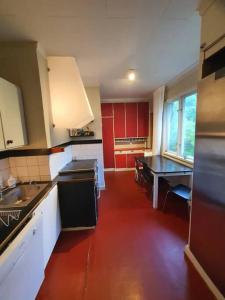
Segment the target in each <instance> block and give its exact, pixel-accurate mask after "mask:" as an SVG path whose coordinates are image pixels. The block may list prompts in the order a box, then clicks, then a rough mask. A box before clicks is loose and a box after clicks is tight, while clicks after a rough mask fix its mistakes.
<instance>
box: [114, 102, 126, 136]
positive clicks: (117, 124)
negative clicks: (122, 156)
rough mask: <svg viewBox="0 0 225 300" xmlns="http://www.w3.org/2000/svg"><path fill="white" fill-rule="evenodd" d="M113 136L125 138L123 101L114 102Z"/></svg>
mask: <svg viewBox="0 0 225 300" xmlns="http://www.w3.org/2000/svg"><path fill="white" fill-rule="evenodd" d="M113 111H114V137H115V138H125V137H126V132H125V104H124V103H114V104H113Z"/></svg>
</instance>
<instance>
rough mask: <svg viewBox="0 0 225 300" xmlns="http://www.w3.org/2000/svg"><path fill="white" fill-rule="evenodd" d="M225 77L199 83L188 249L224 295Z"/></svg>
mask: <svg viewBox="0 0 225 300" xmlns="http://www.w3.org/2000/svg"><path fill="white" fill-rule="evenodd" d="M224 97H225V78H221V79H218V80H215V74H212V75H210V76H208V77H207V78H205V79H204V80H202V81H201V82H200V83H199V90H198V104H197V125H196V148H195V163H194V177H193V195H192V197H193V203H192V217H191V233H190V248H191V251H192V253H193V254H194V255H195V257H196V258H197V260H198V261H199V263H200V264H201V265H202V267H203V268H204V270H205V271H206V273H207V274H208V275H209V277H210V278H211V279H212V280H213V282H214V283H215V284H216V286H217V287H218V288H219V289H220V291H221V292H222V293H224V294H225V272H224V270H225V259H224V254H225V239H224V236H225V138H224V137H225V98H224Z"/></svg>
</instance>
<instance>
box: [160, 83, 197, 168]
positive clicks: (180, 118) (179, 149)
mask: <svg viewBox="0 0 225 300" xmlns="http://www.w3.org/2000/svg"><path fill="white" fill-rule="evenodd" d="M193 94H196V95H197V90H196V89H194V90H191V91H189V92H187V93H184V94H182V95H180V96H177V97H174V98H173V99H168V100H166V102H165V109H164V118H163V155H164V156H168V157H171V158H172V159H174V160H178V161H181V162H183V163H186V164H188V165H191V166H193V163H194V158H193V159H188V158H184V157H183V156H182V153H183V112H184V100H185V98H186V97H188V96H191V95H193ZM175 101H178V102H179V109H178V134H177V151H176V152H172V151H168V149H167V148H168V126H167V125H168V120H169V114H168V104H169V103H171V102H175Z"/></svg>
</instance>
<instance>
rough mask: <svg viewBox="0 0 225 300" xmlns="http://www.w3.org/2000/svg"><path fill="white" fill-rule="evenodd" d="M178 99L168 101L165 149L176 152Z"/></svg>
mask: <svg viewBox="0 0 225 300" xmlns="http://www.w3.org/2000/svg"><path fill="white" fill-rule="evenodd" d="M178 110H179V101H178V100H176V101H173V102H170V103H168V122H167V124H168V131H167V134H168V139H167V151H169V152H175V153H176V152H177V138H178Z"/></svg>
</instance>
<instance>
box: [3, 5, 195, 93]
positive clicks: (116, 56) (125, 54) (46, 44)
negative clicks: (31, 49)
mask: <svg viewBox="0 0 225 300" xmlns="http://www.w3.org/2000/svg"><path fill="white" fill-rule="evenodd" d="M197 2H198V1H197V0H0V40H36V41H38V42H40V44H41V45H42V47H43V48H44V49H45V51H46V53H47V55H65V56H70V55H72V56H75V57H76V58H77V61H78V64H79V68H80V72H81V75H82V78H83V80H84V83H85V85H89V86H95V85H100V87H101V96H102V98H121V97H123V98H124V97H146V96H149V95H150V94H151V92H152V91H153V90H154V89H155V88H157V87H158V86H160V85H162V84H164V83H166V82H168V81H169V80H171V79H172V78H173V77H175V76H177V75H178V74H179V73H181V72H183V71H184V70H185V69H186V68H188V67H190V66H191V65H193V64H194V63H196V62H197V60H198V54H199V44H200V19H199V17H198V14H197V12H196V7H197ZM130 68H134V69H136V70H137V75H138V78H137V80H136V82H134V83H132V84H131V83H129V82H128V80H127V79H126V72H127V70H128V69H130Z"/></svg>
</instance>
